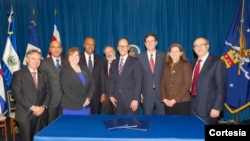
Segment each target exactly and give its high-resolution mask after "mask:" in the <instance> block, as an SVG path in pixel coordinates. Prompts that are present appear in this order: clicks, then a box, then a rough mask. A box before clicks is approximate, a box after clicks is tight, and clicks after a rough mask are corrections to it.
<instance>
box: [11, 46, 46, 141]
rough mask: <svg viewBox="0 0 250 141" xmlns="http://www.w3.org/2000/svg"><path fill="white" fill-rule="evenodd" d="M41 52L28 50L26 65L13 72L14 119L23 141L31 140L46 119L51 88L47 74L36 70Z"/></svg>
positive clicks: (44, 123)
mask: <svg viewBox="0 0 250 141" xmlns="http://www.w3.org/2000/svg"><path fill="white" fill-rule="evenodd" d="M41 57H42V56H41V53H40V52H39V51H37V50H30V51H29V52H28V53H27V55H26V62H27V67H25V68H23V69H21V70H19V71H16V72H14V73H13V79H12V90H13V94H14V96H15V99H16V116H15V117H16V118H15V119H16V121H17V122H18V125H19V127H20V133H21V136H22V140H23V141H32V140H33V136H34V135H35V134H36V133H37V132H38V131H40V130H41V129H42V128H43V127H44V126H45V125H46V121H47V110H46V109H47V107H48V106H49V104H50V99H51V88H50V85H49V80H48V78H47V75H46V74H45V73H43V72H40V71H39V70H38V67H39V65H40V61H41Z"/></svg>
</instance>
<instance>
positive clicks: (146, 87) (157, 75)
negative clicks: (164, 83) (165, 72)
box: [138, 51, 165, 104]
mask: <svg viewBox="0 0 250 141" xmlns="http://www.w3.org/2000/svg"><path fill="white" fill-rule="evenodd" d="M138 58H139V60H140V61H141V64H142V67H143V83H142V95H143V104H147V103H148V101H152V100H153V99H154V97H153V95H152V93H153V89H152V86H153V82H154V84H155V90H156V94H157V97H158V100H159V101H161V95H160V81H161V76H162V69H163V66H164V60H165V53H163V52H160V51H156V58H155V70H154V73H152V71H151V68H150V63H149V60H148V55H147V52H144V53H141V54H139V55H138Z"/></svg>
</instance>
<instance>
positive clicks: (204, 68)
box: [190, 37, 227, 125]
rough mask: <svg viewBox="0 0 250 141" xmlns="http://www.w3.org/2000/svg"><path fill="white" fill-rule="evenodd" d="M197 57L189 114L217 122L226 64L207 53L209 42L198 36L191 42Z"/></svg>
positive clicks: (223, 98) (210, 121) (224, 95)
mask: <svg viewBox="0 0 250 141" xmlns="http://www.w3.org/2000/svg"><path fill="white" fill-rule="evenodd" d="M193 50H194V52H195V53H196V55H197V56H198V58H197V59H196V60H195V61H194V62H193V76H192V86H191V88H190V92H191V114H194V115H198V116H199V117H201V118H202V119H203V120H204V121H205V122H207V124H211V125H212V124H218V120H219V117H220V114H221V112H222V111H223V108H224V102H225V97H226V81H227V75H226V65H225V63H224V62H223V61H222V60H221V59H220V58H219V57H216V56H214V55H212V54H210V53H209V51H208V50H209V42H208V40H207V39H205V38H202V37H199V38H197V39H195V41H194V43H193Z"/></svg>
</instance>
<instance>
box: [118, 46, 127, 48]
mask: <svg viewBox="0 0 250 141" xmlns="http://www.w3.org/2000/svg"><path fill="white" fill-rule="evenodd" d="M118 47H119V48H126V47H128V46H118Z"/></svg>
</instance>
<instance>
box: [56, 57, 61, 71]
mask: <svg viewBox="0 0 250 141" xmlns="http://www.w3.org/2000/svg"><path fill="white" fill-rule="evenodd" d="M56 69H57V70H58V71H59V70H60V63H59V59H56Z"/></svg>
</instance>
